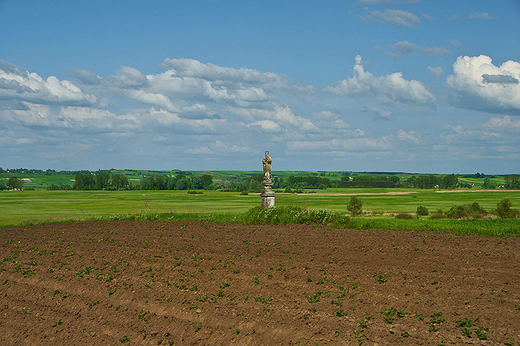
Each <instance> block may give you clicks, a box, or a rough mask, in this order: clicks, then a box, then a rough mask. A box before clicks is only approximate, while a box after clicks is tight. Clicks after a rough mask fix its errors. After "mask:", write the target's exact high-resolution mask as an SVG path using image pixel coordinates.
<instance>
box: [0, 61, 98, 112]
mask: <svg viewBox="0 0 520 346" xmlns="http://www.w3.org/2000/svg"><path fill="white" fill-rule="evenodd" d="M0 99H8V100H21V101H29V102H32V103H41V104H61V105H93V104H95V103H96V97H95V96H94V95H89V94H85V93H83V91H82V90H81V89H80V88H78V87H77V86H76V85H74V84H73V83H71V82H70V81H68V80H59V79H58V78H56V77H54V76H50V77H48V78H47V79H43V78H42V77H40V76H39V75H38V74H36V73H32V72H29V71H27V70H25V69H23V68H20V67H17V66H15V65H13V64H10V63H8V62H6V61H1V60H0Z"/></svg>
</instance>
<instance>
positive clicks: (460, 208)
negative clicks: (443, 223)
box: [430, 202, 488, 219]
mask: <svg viewBox="0 0 520 346" xmlns="http://www.w3.org/2000/svg"><path fill="white" fill-rule="evenodd" d="M487 214H488V213H487V211H486V210H485V209H484V208H482V207H481V206H480V204H478V203H477V202H474V203H472V204H463V205H454V206H453V207H451V208H450V210H448V211H447V212H446V213H445V214H444V213H443V212H442V210H441V209H439V210H437V212H435V213H433V214H432V215H431V216H430V219H445V218H447V219H482V218H483V217H484V216H486V215H487Z"/></svg>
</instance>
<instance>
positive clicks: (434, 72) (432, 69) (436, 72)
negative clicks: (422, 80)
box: [427, 66, 444, 76]
mask: <svg viewBox="0 0 520 346" xmlns="http://www.w3.org/2000/svg"><path fill="white" fill-rule="evenodd" d="M427 68H428V72H430V73H431V74H432V75H434V76H440V75H442V74H443V73H444V70H443V69H442V67H440V66H437V67H431V66H428V67H427Z"/></svg>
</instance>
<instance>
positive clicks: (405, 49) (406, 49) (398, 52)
mask: <svg viewBox="0 0 520 346" xmlns="http://www.w3.org/2000/svg"><path fill="white" fill-rule="evenodd" d="M390 48H392V49H393V50H394V52H393V53H390V55H391V56H393V57H394V58H402V57H403V56H405V55H417V56H423V55H429V56H440V55H449V54H451V53H452V52H451V50H449V49H446V48H443V47H433V48H430V47H421V46H418V45H416V44H413V43H411V42H408V41H401V42H397V43H394V44H392V45H390Z"/></svg>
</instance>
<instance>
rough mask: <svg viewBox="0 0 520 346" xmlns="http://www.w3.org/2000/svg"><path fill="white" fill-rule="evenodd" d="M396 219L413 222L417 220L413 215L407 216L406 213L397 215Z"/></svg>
mask: <svg viewBox="0 0 520 346" xmlns="http://www.w3.org/2000/svg"><path fill="white" fill-rule="evenodd" d="M395 218H396V219H401V220H413V219H415V217H414V216H413V215H412V214H407V213H405V212H400V213H399V214H397V215H396V216H395Z"/></svg>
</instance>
